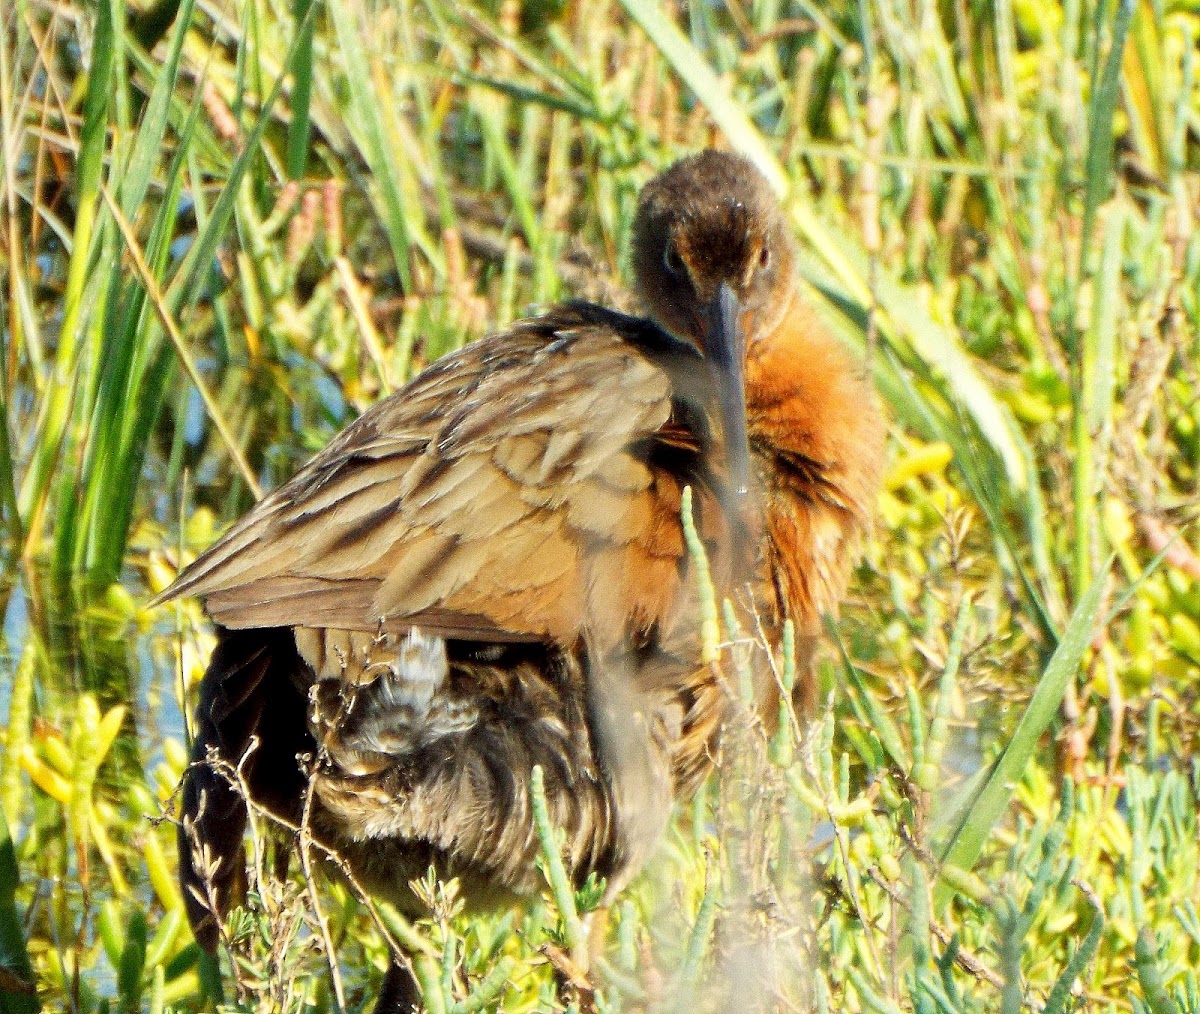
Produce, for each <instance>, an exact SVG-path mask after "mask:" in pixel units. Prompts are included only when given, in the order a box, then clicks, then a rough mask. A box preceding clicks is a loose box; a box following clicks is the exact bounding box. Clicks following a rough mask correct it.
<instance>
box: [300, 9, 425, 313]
mask: <svg viewBox="0 0 1200 1014" xmlns="http://www.w3.org/2000/svg"><path fill="white" fill-rule="evenodd" d="M328 7H329V15H330V17H331V18H332V20H333V26H334V29H335V30H336V32H337V40H338V46H339V48H340V49H341V51H342V60H343V62H344V64H345V68H346V80H347V82H348V83H349V86H350V107H351V112H352V114H353V124H352V125H356V126H357V129H358V132H359V133H360V134H361V135H362V139H363V145H364V146H363V156H364V157H365V158H366V160H367V165H368V166H369V167H370V169H371V176H372V177H373V178H374V181H375V186H376V187H377V188H378V192H379V199H380V202H381V204H382V207H381V211H382V218H383V228H384V231H385V232H386V233H387V238H388V243H389V244H390V245H391V248H392V257H393V258H394V259H395V261H396V270H397V271H398V272H399V274H400V284H401V285H402V286H403V287H404V291H405V292H412V290H413V277H412V264H411V263H410V260H409V248H410V246H411V242H410V231H411V230H410V229H409V225H408V216H407V214H406V211H405V206H404V194H403V190H402V187H401V182H400V168H399V166H398V165H397V163H396V152H395V151H393V149H392V146H391V145H389V144H388V143H387V135H386V133H385V131H384V126H383V119H382V113H381V111H380V109H379V105H378V96H376V95H375V93H374V90H373V89H372V87H371V76H370V74H369V72H368V70H367V61H366V59H365V58H364V54H363V52H362V49H363V36H362V31H361V28H360V26H359V24H358V22H357V20H356V18H355V15H354V14H353V13H352V12H351V10H350V8H349V7H348V6H347V5H346V4H345V3H344V2H343V0H328ZM309 16H310V17H311V12H310V15H309ZM297 41H299V40H297Z"/></svg>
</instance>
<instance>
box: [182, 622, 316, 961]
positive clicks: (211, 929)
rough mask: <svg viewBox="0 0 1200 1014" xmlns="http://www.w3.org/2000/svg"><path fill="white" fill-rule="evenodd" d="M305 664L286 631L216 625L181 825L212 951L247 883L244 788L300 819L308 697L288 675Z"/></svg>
mask: <svg viewBox="0 0 1200 1014" xmlns="http://www.w3.org/2000/svg"><path fill="white" fill-rule="evenodd" d="M302 664H303V663H302V662H301V661H300V659H299V657H298V655H297V653H296V645H295V640H294V638H293V637H292V634H291V631H290V630H286V629H266V630H223V629H221V628H218V641H217V647H216V650H215V651H214V652H213V656H212V659H211V660H210V661H209V664H208V671H207V672H206V673H205V675H204V680H203V682H202V683H201V685H200V702H199V705H198V706H197V709H196V726H197V727H196V739H195V744H194V746H193V750H192V763H191V765H190V767H189V768H188V771H187V774H186V775H185V777H184V784H183V813H182V820H181V822H180V825H179V880H180V886H181V887H182V889H183V897H184V904H185V906H186V909H187V914H188V920H189V921H190V922H191V924H192V930H193V932H194V933H195V936H196V940H197V942H198V943H199V944H200V946H201V947H203V948H204V949H205V950H207V951H208V952H209V953H213V952H214V951H215V950H216V948H217V944H218V941H219V937H220V932H219V930H220V923H221V922H222V921H223V920H224V918H225V915H226V913H227V912H228V911H229V908H230V907H231V905H232V904H233V902H234V901H235V899H236V898H237V896H238V895H239V893H240V892H241V890H242V887H243V883H244V879H245V853H244V847H243V842H242V839H243V836H244V835H245V831H246V822H247V816H248V814H247V807H246V800H245V798H244V796H245V790H248V791H249V794H250V796H251V797H252V798H253V799H254V800H255V801H256V802H258V803H260V804H261V805H263V806H265V807H267V808H268V809H270V810H272V811H273V812H276V813H280V814H281V815H284V816H287V817H290V818H293V819H294V818H295V816H296V811H297V810H298V808H299V803H300V800H301V797H302V794H303V787H304V775H303V773H302V771H301V769H300V766H299V764H298V762H297V760H296V756H297V754H299V753H303V752H306V751H311V750H312V749H313V743H312V740H311V737H310V735H309V733H308V725H307V702H306V701H305V699H304V697H303V696H302V694H301V693H300V692H299V691H298V690H297V689H296V686H295V684H294V683H293V680H292V677H293V674H295V673H296V672H297V670H298V668H299V667H300V666H301V665H302ZM243 785H244V787H245V789H243Z"/></svg>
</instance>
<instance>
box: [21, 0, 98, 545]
mask: <svg viewBox="0 0 1200 1014" xmlns="http://www.w3.org/2000/svg"><path fill="white" fill-rule="evenodd" d="M116 18H117V14H116V12H115V10H114V6H113V0H100V4H99V9H98V11H97V15H96V32H95V38H94V40H93V42H92V68H91V71H90V73H89V74H88V81H87V94H86V96H85V98H84V102H83V127H82V130H81V131H80V140H79V159H78V163H77V166H76V180H77V184H76V195H75V228H74V231H73V233H72V241H73V246H72V248H71V259H70V263H69V266H68V269H67V284H66V291H65V292H64V293H63V315H62V325H61V327H60V330H59V339H58V350H57V352H56V354H55V358H54V370H53V373H52V375H51V377H50V383H49V387H48V389H47V393H46V396H45V400H44V401H43V402H42V405H41V410H40V412H39V416H38V423H37V427H36V435H35V438H34V444H33V448H34V449H33V455H32V458H31V460H30V463H29V468H28V470H27V471H26V473H25V477H24V480H23V481H22V483H21V489H20V493H19V497H18V505H19V509H20V513H21V517H22V518H23V519H24V523H25V526H26V529H27V542H26V550H27V551H28V550H30V549H32V543H33V542H34V541H35V540H36V539H37V537H38V535H39V530H40V524H39V517H40V515H41V512H42V510H43V508H44V506H45V502H46V497H47V494H48V492H49V484H50V480H51V477H52V476H53V474H54V469H55V465H56V464H57V462H58V458H59V455H60V454H61V452H62V447H63V439H64V437H65V436H66V428H67V420H68V418H69V416H70V414H71V404H72V401H73V399H74V395H75V389H76V367H77V356H78V349H79V337H80V332H81V330H82V328H83V327H84V326H85V323H86V322H85V320H84V318H83V315H82V314H83V308H84V305H83V304H84V299H83V297H84V288H85V286H86V284H87V281H88V267H89V264H90V263H91V257H92V240H93V236H94V234H95V225H96V209H97V206H98V204H99V201H100V177H101V173H102V172H103V169H104V150H105V144H106V140H107V136H108V105H109V98H110V93H111V90H112V79H113V66H114V63H115V53H116V39H115V30H116V26H115V23H116Z"/></svg>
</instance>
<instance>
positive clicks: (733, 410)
mask: <svg viewBox="0 0 1200 1014" xmlns="http://www.w3.org/2000/svg"><path fill="white" fill-rule="evenodd" d="M741 309H742V308H741V304H740V303H739V302H738V298H737V296H736V295H735V294H734V291H733V289H731V288H730V287H729V285H728V284H727V283H725V282H722V283H721V287H720V288H719V289H717V295H716V297H715V298H714V299H713V301H712V304H711V305H710V306H709V308H708V333H707V334H706V335H705V336H704V346H705V347H704V357H705V359H707V360H708V363H709V365H710V367H711V369H712V371H713V379H714V380H715V381H716V385H717V391H718V393H719V395H720V399H721V426H722V429H723V431H724V434H723V435H724V437H725V456H726V458H727V459H728V460H727V464H728V466H729V482H730V485H731V487H732V488H733V491H734V494H735V495H736V496H738V497H744V496H745V495H746V494H747V492H748V491H749V489H750V439H749V437H748V436H747V434H746V392H745V386H744V367H743V365H742V364H743V360H744V358H745V353H746V341H745V337H744V336H743V334H742V326H741Z"/></svg>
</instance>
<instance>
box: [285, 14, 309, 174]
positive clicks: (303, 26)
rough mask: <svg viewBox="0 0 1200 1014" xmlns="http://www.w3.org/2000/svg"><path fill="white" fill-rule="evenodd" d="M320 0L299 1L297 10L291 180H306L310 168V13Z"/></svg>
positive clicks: (289, 163) (289, 148) (289, 158)
mask: <svg viewBox="0 0 1200 1014" xmlns="http://www.w3.org/2000/svg"><path fill="white" fill-rule="evenodd" d="M315 3H316V0H295V5H294V11H295V18H296V26H297V28H296V31H297V34H298V35H299V45H298V46H297V48H296V60H295V63H294V65H293V67H292V103H291V105H292V119H291V123H289V124H288V137H287V174H288V179H292V180H300V179H303V178H304V170H305V168H306V167H307V165H308V140H309V135H310V134H311V133H312V126H311V120H312V118H311V115H310V107H311V105H312V89H313V30H314V26H315V23H316V21H315V18H312V17H309V13H308V12H309V10H310V9H311V8H312V6H313V4H315Z"/></svg>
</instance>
